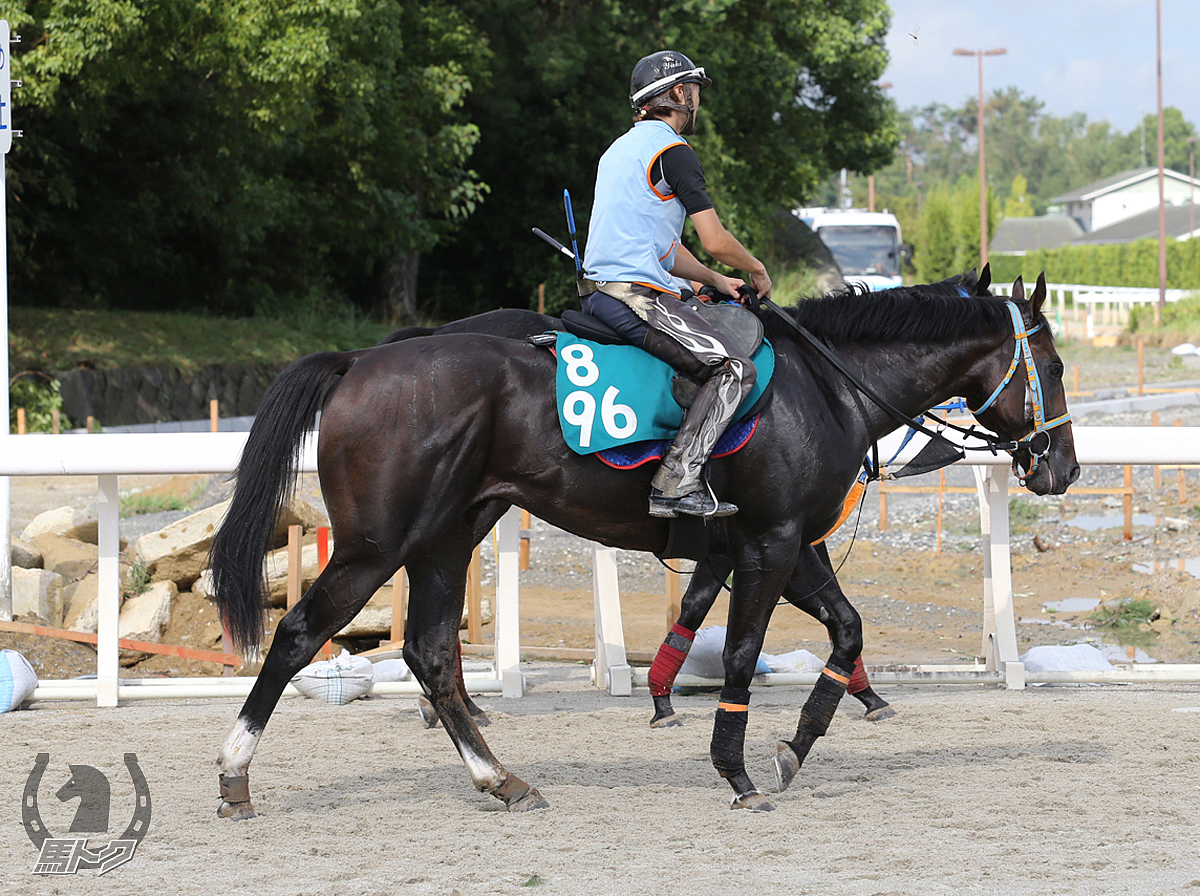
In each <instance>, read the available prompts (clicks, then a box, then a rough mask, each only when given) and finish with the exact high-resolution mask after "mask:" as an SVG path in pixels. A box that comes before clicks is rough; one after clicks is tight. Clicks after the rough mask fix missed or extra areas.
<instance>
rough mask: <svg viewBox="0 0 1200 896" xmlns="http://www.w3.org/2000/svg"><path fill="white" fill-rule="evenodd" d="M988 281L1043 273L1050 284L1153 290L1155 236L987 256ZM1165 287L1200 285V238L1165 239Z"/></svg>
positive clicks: (1027, 278)
mask: <svg viewBox="0 0 1200 896" xmlns="http://www.w3.org/2000/svg"><path fill="white" fill-rule="evenodd" d="M989 261H990V262H991V265H992V279H993V280H994V281H996V282H998V283H1011V282H1012V281H1013V280H1015V279H1016V278H1017V275H1018V274H1020V275H1022V276H1024V278H1025V282H1026V283H1030V282H1032V281H1033V280H1035V279H1036V278H1037V275H1038V274H1039V273H1040V272H1042V271H1045V272H1046V279H1047V280H1048V281H1050V282H1051V283H1079V284H1084V285H1087V286H1140V287H1146V288H1150V289H1157V288H1158V240H1157V239H1147V240H1138V241H1137V242H1134V243H1112V244H1108V245H1104V246H1061V247H1059V248H1057V249H1039V250H1038V251H1036V252H1030V253H1029V254H1028V255H1024V256H1018V255H992V256H991V257H990V258H989ZM1167 288H1168V289H1200V240H1183V241H1179V242H1177V241H1175V240H1170V241H1168V242H1167Z"/></svg>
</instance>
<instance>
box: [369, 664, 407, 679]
mask: <svg viewBox="0 0 1200 896" xmlns="http://www.w3.org/2000/svg"><path fill="white" fill-rule="evenodd" d="M373 665H374V666H375V680H376V681H407V680H408V677H409V675H411V674H412V673H411V672H410V671H409V669H408V663H406V662H404V660H401V659H394V660H380V661H379V662H377V663H374V664H373Z"/></svg>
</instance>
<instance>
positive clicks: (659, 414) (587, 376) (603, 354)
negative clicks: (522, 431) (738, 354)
mask: <svg viewBox="0 0 1200 896" xmlns="http://www.w3.org/2000/svg"><path fill="white" fill-rule="evenodd" d="M555 336H556V337H557V341H556V344H555V354H556V355H557V357H558V371H557V376H556V382H555V401H556V403H557V405H558V422H559V427H560V428H561V430H562V435H563V439H565V440H566V443H567V445H568V446H570V448H571V450H572V451H574V452H575V453H576V454H595V453H598V452H606V451H608V450H609V449H616V448H623V447H624V446H630V445H632V444H634V443H645V442H650V443H657V442H663V441H670V440H671V439H673V438H674V437H675V434H676V433H677V432H678V431H679V426H680V424H681V423H682V422H683V408H681V407H680V406H679V405H678V404H677V403H676V401H675V399H674V397H673V396H672V395H671V380H672V378H673V377H674V376H675V371H674V370H673V369H672V368H671V366H670V365H669V364H667V363H665V362H664V361H660V360H658V359H657V358H655V357H654V356H652V355H650V354H648V353H647V352H644V351H642V350H641V349H640V348H636V347H634V346H632V345H600V344H599V343H596V342H589V341H587V340H585V339H580V338H579V337H577V336H573V335H572V334H570V333H562V332H558V333H555ZM752 360H753V361H754V367H755V370H756V371H757V377H756V379H755V383H754V388H753V389H751V391H750V394H749V395H747V396H746V399H745V400H744V401H743V402H742V404H741V405H740V406H739V407H738V410H737V413H736V414H735V416H734V420H735V421H737V420H741V419H742V417H743V416H745V415H746V414H747V412H749V411H750V409H752V408H753V407H754V406H755V404H756V403H757V402H758V400H759V398H761V397H762V395H763V393H764V392H765V391H766V389H767V388H768V387H769V384H770V382H771V376H772V375H773V374H774V372H775V352H774V350H773V349H772V348H771V345H770V343H768V342H766V341H764V342H763V344H762V345H761V346H760V347H759V349H758V351H756V352H755V353H754V355H753V358H752ZM751 423H752V421H751ZM739 432H740V435H739ZM750 432H753V426H752V425H751V426H750ZM734 436H737V438H738V440H740V442H741V444H744V443H745V441H747V440H748V438H749V433H748V432H746V431H745V427H744V426H743V427H741V428H740V429H739V428H736V427H730V430H729V431H728V432H727V433H726V437H734ZM723 440H725V437H723ZM644 447H645V446H644ZM738 447H740V445H738ZM614 453H616V454H619V455H620V457H621V458H623V459H624V461H623V462H618V463H613V465H614V466H637V464H638V463H644V462H645V461H646V460H650V459H652V457H660V456H661V453H658V454H655V448H654V447H653V446H649V454H648V455H647V456H646V457H644V459H642V460H641V461H638V462H637V463H630V462H628V459H629V458H630V457H634V456H636V455H638V454H640V453H642V452H640V451H636V452H631V451H630V450H628V449H627V448H626V449H625V450H624V451H621V452H614ZM714 453H715V454H720V453H725V454H728V453H730V451H729V450H728V446H727V445H725V446H723V445H722V444H721V442H718V445H717V450H716V451H715V452H714ZM606 462H609V463H612V461H611V460H607V459H606Z"/></svg>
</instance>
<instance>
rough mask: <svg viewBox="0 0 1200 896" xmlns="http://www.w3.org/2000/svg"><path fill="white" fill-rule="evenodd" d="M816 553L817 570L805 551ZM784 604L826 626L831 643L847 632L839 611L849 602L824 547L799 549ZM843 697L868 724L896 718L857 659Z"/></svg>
mask: <svg viewBox="0 0 1200 896" xmlns="http://www.w3.org/2000/svg"><path fill="white" fill-rule="evenodd" d="M814 550H815V551H816V553H817V558H818V559H819V560H820V564H819V566H816V567H814V566H813V564H812V563H811V562H809V558H808V557H806V555H805V552H806V551H814ZM783 597H784V600H786V601H787V602H788V603H790V604H791V605H792V606H794V607H797V608H798V609H801V610H803V611H804V612H805V613H807V614H808V615H809V616H812V617H813V618H814V619H816V620H817V621H818V622H820V623H821V624H822V625H824V626H825V629H826V631H828V632H829V640H830V642H831V643H837V640H838V638H839V637H845V635H844V634H843V633H844V632H845V631H847V629H846V625H847V619H848V617H847V616H846V614H845V613H844V612H843V611H842V609H841V608H843V607H844V606H845V605H846V603H847V602H848V598H847V597H846V595H845V594H844V593H842V589H841V587H839V585H838V583H837V578H836V577H835V575H834V571H833V564H832V563H831V562H830V560H829V551H828V550H827V549H826V547H825V545H824V543H822V544H815V545H811V546H808V545H806V546H805V547H803V548H801V549H800V558H799V560H797V562H796V571H795V572H794V573H792V580H791V581H790V582H788V586H787V588H785V589H784V591H783ZM846 693H847V694H849V695H850V696H851V697H854V698H855V699H857V700H858V701H859V702H860V703H862V705H863V707H864V708H865V709H866V714H865V716H864V717H865V718H866V720H867V721H868V722H881V721H883V720H884V719H890V718H892V717H893V716H894V715H896V711H895V710H894V709H892V706H891V704H890V703H888V702H887V701H886V700H884V699H883V698H882V697H881V696H879V694H877V693H875V690H874V688H872V687H871V679H870V678H868V677H867V670H866V668H865V667H864V666H863V659H862V656H861V655H860V656H859V657H858V658H857V659H855V661H854V673H853V674H852V675H851V676H850V684H849V686H848V687H847V688H846Z"/></svg>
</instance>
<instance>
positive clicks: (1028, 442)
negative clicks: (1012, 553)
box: [751, 298, 1071, 484]
mask: <svg viewBox="0 0 1200 896" xmlns="http://www.w3.org/2000/svg"><path fill="white" fill-rule="evenodd" d="M757 301H758V304H760V305H761V306H763V307H765V308H767V309H768V310H770V311H771V312H772V313H774V314H775V315H776V316H778V317H779V318H780V319H781V320H783V321H784V322H785V323H786V324H787V325H788V326H789V327H791V328H792V329H793V330H795V331H796V332H797V333H798V334H799V335H800V336H801V337H802V338H803V339H804V341H805V342H807V343H808V344H809V345H811V346H812V347H813V348H814V349H815V350H816V351H817V353H818V354H819V355H821V357H823V358H824V359H825V360H826V361H828V362H829V363H830V364H831V365H832V366H833V367H834V369H836V370H837V371H838V372H839V373H841V374H842V376H844V377H845V378H846V379H847V380H848V381H849V382H850V384H851V385H852V386H854V388H855V390H857V391H856V392H852V393H851V395H852V396H853V398H854V401H855V404H856V405H858V407H859V411H860V412H863V413H864V416H865V411H864V409H863V406H862V402H861V401H859V399H858V394H857V393H858V392H861V393H862V394H863V395H865V396H866V397H867V398H869V399H870V400H871V401H872V402H874V403H875V404H876V405H877V406H878V407H879V408H880V410H882V411H883V412H884V413H885V414H887V415H888V416H889V417H891V418H892V419H893V420H895V421H896V422H897V423H900V424H903V425H905V426H908V427H909V428H910V429H912V430H915V431H917V432H920V433H924V434H925V435H927V436H929V438H930V439H933V440H936V441H939V442H942V443H944V444H945V445H948V446H950V447H952V448H954V449H955V450H956V451H959V452H962V451H990V452H991V453H992V454H998V453H999V452H1001V451H1004V452H1007V453H1008V454H1010V455H1012V456H1013V475H1014V476H1016V477H1017V478H1018V480H1020V481H1021V483H1022V484H1024V481H1025V479H1026V478H1027V477H1029V476H1031V475H1033V471H1034V470H1036V469H1037V465H1038V461H1039V459H1040V458H1041V457H1044V456H1045V455H1046V454H1047V453H1048V452H1049V451H1050V433H1049V430H1051V429H1053V428H1055V427H1057V426H1061V425H1062V424H1064V423H1066V422H1068V421H1069V420H1070V419H1071V415H1070V414H1069V413H1067V414H1063V415H1061V416H1059V417H1055V418H1054V419H1053V420H1050V421H1047V420H1046V419H1045V408H1044V404H1043V398H1042V384H1041V379H1040V377H1039V376H1038V372H1037V367H1036V366H1035V365H1034V363H1033V350H1032V349H1031V348H1030V345H1029V337H1030V336H1031V335H1032V334H1034V333H1036V332H1037V331H1038V330H1039V329H1040V328H1041V326H1042V325H1041V324H1038V325H1037V326H1036V327H1034V328H1033V329H1031V330H1026V329H1025V323H1024V321H1023V320H1022V318H1021V312H1020V309H1018V308H1017V306H1016V304H1015V303H1013V302H1011V301H1008V302H1005V305H1007V306H1008V311H1009V315H1010V316H1011V317H1012V320H1013V337H1014V338H1015V339H1016V343H1017V345H1016V351H1015V352H1014V353H1013V360H1012V363H1011V364H1010V365H1009V369H1008V373H1007V374H1006V375H1005V377H1004V380H1003V381H1002V382H1001V383H1000V385H999V386H997V387H996V390H995V391H994V392H993V393H992V394H991V396H990V397H989V398H988V400H987V401H985V402H984V403H983V405H982V407H980V408H979V409H978V410H977V411H972V413H973V414H979V413H982V412H983V411H986V410H987V409H988V408H989V407H991V406H992V404H993V403H994V402H995V401H996V399H997V398H998V397H999V395H1000V393H1001V392H1002V391H1003V390H1004V387H1005V386H1007V385H1008V383H1009V382H1010V381H1011V380H1012V377H1013V373H1014V372H1015V371H1016V369H1017V364H1018V363H1020V361H1021V360H1022V359H1024V361H1025V369H1026V371H1027V375H1028V379H1029V395H1030V400H1031V402H1032V404H1033V417H1034V429H1033V431H1032V432H1030V433H1029V434H1028V435H1027V436H1025V437H1024V438H1022V439H1019V440H1017V441H1012V440H1004V439H999V438H997V437H996V436H993V435H991V434H990V433H986V432H979V431H977V430H976V428H975V426H974V425H972V426H968V427H963V426H959V425H957V424H954V423H949V422H947V421H941V422H940V423H939V427H938V430H933V429H930V428H929V427H927V426H925V425H924V424H923V423H922V422H921V420H920V419H918V418H914V417H911V416H909V415H908V414H905V413H904V412H903V411H901V410H899V409H898V408H896V407H894V406H893V405H892V404H891V403H890V402H888V401H887V400H885V399H884V398H882V397H881V396H880V395H879V394H878V393H877V392H875V390H873V389H872V388H871V387H870V386H868V385H866V384H865V383H864V382H863V381H862V380H861V379H859V378H858V377H857V376H856V375H855V374H854V373H853V372H851V371H850V370H849V369H848V368H847V367H846V366H845V365H844V364H843V363H842V361H841V359H840V358H838V356H837V355H836V354H835V353H834V352H833V351H831V350H830V349H829V348H828V347H827V346H826V345H825V344H824V343H823V342H821V340H820V339H818V338H817V337H816V336H815V335H814V334H813V333H812V332H811V331H810V330H809V329H808V328H807V327H805V326H803V325H802V324H800V323H798V322H797V321H796V320H795V319H794V318H792V317H791V315H789V314H788V313H787V312H785V311H784V310H783V309H782V308H780V307H779V306H778V305H776V304H775V303H774V302H772V301H771V300H770V299H766V298H758V299H757ZM751 303H752V304H753V299H752V300H751ZM968 410H970V409H969V408H968ZM943 429H953V430H955V431H956V432H958V433H960V434H962V435H963V436H964V437H965V438H974V439H979V440H981V441H983V442H984V444H983V445H958V444H955V443H954V442H951V441H950V440H949V439H947V438H945V437H944V436H943V435H942V434H941V431H940V430H943ZM1042 433H1045V435H1046V439H1045V447H1044V448H1042V450H1041V451H1037V450H1036V449H1035V448H1034V444H1033V441H1034V439H1036V438H1037V437H1038V436H1039V435H1041V434H1042ZM910 435H911V434H910ZM1021 448H1026V449H1027V450H1028V451H1029V454H1030V457H1031V458H1032V460H1031V462H1030V466H1029V469H1028V470H1026V471H1025V472H1024V473H1023V474H1022V473H1021V472H1020V471H1019V469H1018V467H1017V458H1016V452H1017V451H1018V450H1020V449H1021ZM871 453H872V458H873V464H872V465H871V466H873V467H874V469H870V468H869V467H868V469H867V476H868V481H871V480H876V479H879V478H881V477H880V472H879V469H880V467H879V443H878V440H877V439H876V438H875V437H874V436H872V437H871ZM960 456H963V455H961V454H960ZM864 466H867V465H866V464H864Z"/></svg>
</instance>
